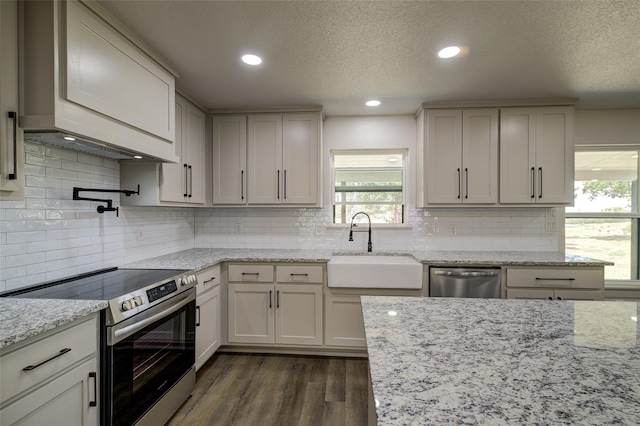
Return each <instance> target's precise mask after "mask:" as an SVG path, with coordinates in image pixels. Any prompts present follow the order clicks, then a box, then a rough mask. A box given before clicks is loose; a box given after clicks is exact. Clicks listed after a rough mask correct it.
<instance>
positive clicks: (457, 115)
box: [425, 109, 462, 204]
mask: <svg viewBox="0 0 640 426" xmlns="http://www.w3.org/2000/svg"><path fill="white" fill-rule="evenodd" d="M426 138H427V140H426V144H427V149H426V150H425V151H426V152H425V155H426V156H427V159H426V164H427V203H428V204H438V203H444V204H451V203H460V202H461V201H462V165H461V162H462V111H461V110H452V109H445V110H429V111H427V132H426Z"/></svg>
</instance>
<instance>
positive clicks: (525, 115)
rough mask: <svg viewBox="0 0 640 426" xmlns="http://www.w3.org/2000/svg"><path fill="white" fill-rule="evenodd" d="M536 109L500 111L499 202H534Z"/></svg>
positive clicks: (506, 109) (507, 109)
mask: <svg viewBox="0 0 640 426" xmlns="http://www.w3.org/2000/svg"><path fill="white" fill-rule="evenodd" d="M535 118H536V114H535V110H534V109H532V108H505V109H502V110H501V111H500V202H501V203H517V204H530V203H534V202H535V188H534V182H535V172H536V171H535V140H536V126H535Z"/></svg>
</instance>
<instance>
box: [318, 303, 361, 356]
mask: <svg viewBox="0 0 640 426" xmlns="http://www.w3.org/2000/svg"><path fill="white" fill-rule="evenodd" d="M325 309H326V311H325V324H326V334H327V339H326V344H327V345H328V346H346V347H357V348H366V347H367V339H366V336H365V332H364V319H363V317H362V305H361V304H360V296H327V297H326V305H325Z"/></svg>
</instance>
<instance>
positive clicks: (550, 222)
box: [544, 219, 558, 232]
mask: <svg viewBox="0 0 640 426" xmlns="http://www.w3.org/2000/svg"><path fill="white" fill-rule="evenodd" d="M557 229H558V227H557V223H556V221H555V219H547V220H545V221H544V230H545V231H547V232H554V231H557Z"/></svg>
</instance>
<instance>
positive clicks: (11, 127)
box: [0, 0, 24, 200]
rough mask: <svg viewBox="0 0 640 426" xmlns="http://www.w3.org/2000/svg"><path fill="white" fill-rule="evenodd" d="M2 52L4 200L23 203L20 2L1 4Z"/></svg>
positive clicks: (0, 183) (0, 170)
mask: <svg viewBox="0 0 640 426" xmlns="http://www.w3.org/2000/svg"><path fill="white" fill-rule="evenodd" d="M0 53H1V54H2V61H1V62H0V199H2V200H21V199H22V198H23V197H24V169H23V168H24V146H23V139H22V136H23V133H22V130H21V129H20V128H19V127H17V122H18V2H17V1H13V0H9V1H4V0H3V1H0ZM10 113H11V114H12V115H11V116H10Z"/></svg>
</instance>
